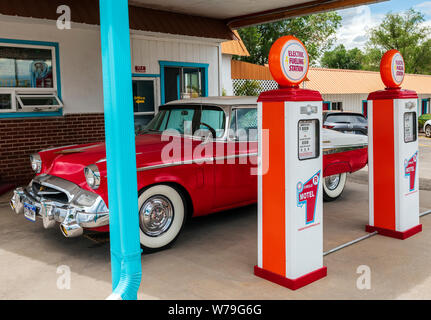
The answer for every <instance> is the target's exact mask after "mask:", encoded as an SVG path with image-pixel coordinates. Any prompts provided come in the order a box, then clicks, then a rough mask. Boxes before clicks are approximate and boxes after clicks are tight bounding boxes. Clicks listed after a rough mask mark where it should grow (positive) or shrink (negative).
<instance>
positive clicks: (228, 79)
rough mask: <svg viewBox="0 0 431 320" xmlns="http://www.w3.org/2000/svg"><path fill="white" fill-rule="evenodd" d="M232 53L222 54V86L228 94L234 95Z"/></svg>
mask: <svg viewBox="0 0 431 320" xmlns="http://www.w3.org/2000/svg"><path fill="white" fill-rule="evenodd" d="M231 64H232V55H230V54H223V55H222V68H221V70H222V71H221V73H222V88H223V89H224V90H225V91H226V95H227V96H233V95H234V92H233V83H232V72H231Z"/></svg>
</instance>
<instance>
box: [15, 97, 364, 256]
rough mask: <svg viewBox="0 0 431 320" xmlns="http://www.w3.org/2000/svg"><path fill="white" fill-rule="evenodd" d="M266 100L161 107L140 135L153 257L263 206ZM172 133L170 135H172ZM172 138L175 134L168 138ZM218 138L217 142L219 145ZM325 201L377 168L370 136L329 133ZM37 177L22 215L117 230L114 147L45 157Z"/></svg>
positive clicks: (24, 192)
mask: <svg viewBox="0 0 431 320" xmlns="http://www.w3.org/2000/svg"><path fill="white" fill-rule="evenodd" d="M256 108H257V103H256V97H232V98H230V97H214V98H198V99H190V100H181V101H176V102H171V103H168V104H166V105H164V106H161V107H160V109H159V112H158V114H157V115H156V116H155V118H154V119H153V120H152V121H151V122H150V123H149V124H148V125H147V126H146V127H145V129H144V130H143V131H142V132H140V133H138V134H137V136H136V160H137V168H138V169H137V170H138V172H137V177H138V188H139V190H138V194H139V221H140V231H141V232H140V239H141V245H142V247H143V248H144V249H146V250H148V251H151V250H157V249H162V248H165V247H167V246H169V245H171V244H172V243H173V242H174V240H175V239H176V238H177V237H178V235H179V233H180V231H181V229H182V227H183V225H184V222H185V221H186V218H188V217H195V216H201V215H207V214H210V213H213V212H217V211H222V210H226V209H231V208H236V207H240V206H245V205H249V204H252V203H255V202H256V201H257V176H256V174H255V173H256V172H257V170H256V166H257V165H256V164H257V153H258V145H257V136H258V135H257V111H256ZM166 130H167V131H166ZM166 132H168V133H166ZM211 136H212V137H213V139H211ZM322 140H323V150H324V156H323V163H324V170H323V173H324V176H325V177H326V178H325V183H324V184H323V185H324V198H325V199H326V200H334V199H336V198H337V197H339V196H340V194H341V192H342V191H343V189H344V185H345V182H346V173H347V172H353V171H356V170H359V169H361V168H362V167H364V166H365V165H366V163H367V141H368V140H367V137H366V136H358V135H351V134H343V133H339V132H335V131H332V130H327V129H323V132H322ZM31 164H32V168H33V170H34V171H35V172H36V174H37V176H36V177H35V178H34V179H33V180H32V181H31V182H30V184H29V185H28V186H27V187H26V188H17V189H16V190H15V191H14V195H13V198H12V200H11V207H12V208H13V210H14V211H15V213H19V214H21V213H23V214H24V216H25V217H26V218H27V219H29V220H31V221H35V220H36V217H39V218H42V220H43V225H44V227H45V228H51V227H54V225H56V223H60V229H61V231H62V233H63V234H64V236H66V237H76V236H79V235H82V233H83V232H84V229H87V230H95V231H102V232H104V231H108V228H109V210H108V207H109V204H108V195H107V194H108V193H107V177H106V176H107V174H106V159H105V145H104V143H93V144H86V145H79V146H78V145H74V146H67V147H61V148H52V149H49V150H43V151H41V152H39V153H37V154H34V155H32V156H31Z"/></svg>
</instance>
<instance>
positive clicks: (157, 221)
mask: <svg viewBox="0 0 431 320" xmlns="http://www.w3.org/2000/svg"><path fill="white" fill-rule="evenodd" d="M173 218H174V208H173V206H172V203H171V201H170V200H169V199H168V198H166V197H164V196H162V195H156V196H152V197H151V198H149V199H147V201H145V202H144V204H143V205H142V207H141V210H140V211H139V222H140V226H141V229H142V231H143V232H144V233H145V234H146V235H147V236H150V237H157V236H160V235H161V234H162V233H164V232H166V231H167V230H168V229H169V228H170V226H171V225H172V220H173Z"/></svg>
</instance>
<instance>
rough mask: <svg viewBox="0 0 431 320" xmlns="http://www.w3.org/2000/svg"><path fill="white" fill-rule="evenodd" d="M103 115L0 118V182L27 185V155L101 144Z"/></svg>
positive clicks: (103, 137)
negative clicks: (72, 145)
mask: <svg viewBox="0 0 431 320" xmlns="http://www.w3.org/2000/svg"><path fill="white" fill-rule="evenodd" d="M104 139H105V131H104V117H103V113H98V114H71V115H65V116H62V117H44V118H17V119H0V181H2V182H11V183H14V184H16V185H22V184H27V183H28V182H29V181H30V179H31V178H32V177H33V176H34V173H33V171H32V170H31V167H30V160H29V156H30V155H31V154H32V153H34V152H38V151H40V150H42V149H47V148H49V147H58V146H65V145H70V144H82V143H89V142H97V141H103V140H104Z"/></svg>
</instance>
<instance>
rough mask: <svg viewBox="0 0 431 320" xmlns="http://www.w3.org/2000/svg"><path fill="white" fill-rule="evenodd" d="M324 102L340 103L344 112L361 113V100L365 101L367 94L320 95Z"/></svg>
mask: <svg viewBox="0 0 431 320" xmlns="http://www.w3.org/2000/svg"><path fill="white" fill-rule="evenodd" d="M322 97H323V100H324V101H329V102H342V103H343V110H344V111H352V112H359V113H362V100H367V97H368V94H322Z"/></svg>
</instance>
